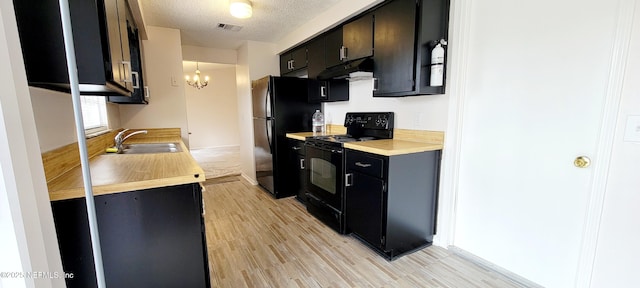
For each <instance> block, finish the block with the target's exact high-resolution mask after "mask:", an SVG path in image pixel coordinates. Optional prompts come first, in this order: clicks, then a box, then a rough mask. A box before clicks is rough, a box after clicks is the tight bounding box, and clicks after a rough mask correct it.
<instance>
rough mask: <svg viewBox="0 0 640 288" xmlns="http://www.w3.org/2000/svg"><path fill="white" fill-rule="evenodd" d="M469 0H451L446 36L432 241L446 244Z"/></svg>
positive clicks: (451, 226)
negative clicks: (444, 121)
mask: <svg viewBox="0 0 640 288" xmlns="http://www.w3.org/2000/svg"><path fill="white" fill-rule="evenodd" d="M471 7H472V0H460V1H453V3H452V5H451V12H450V13H451V17H449V19H451V20H450V21H451V23H452V25H451V26H450V27H451V28H450V31H449V35H451V37H450V39H448V40H449V49H450V51H449V55H450V56H449V59H450V61H449V63H448V65H447V71H448V73H449V75H447V81H448V87H449V92H448V94H449V119H448V125H447V131H446V132H447V135H446V137H445V139H444V150H443V157H442V164H441V165H442V170H441V173H442V174H441V178H440V203H438V207H439V208H438V211H439V212H438V223H437V227H438V231H437V235H436V236H435V238H434V244H435V245H438V246H442V247H447V246H449V245H452V244H453V243H454V239H455V226H456V207H457V202H458V200H457V198H458V179H459V174H460V151H461V149H462V148H461V145H462V131H463V125H464V121H463V120H464V110H465V102H466V99H467V76H468V74H469V69H468V63H469V60H468V57H469V46H470V44H469V34H470V32H471Z"/></svg>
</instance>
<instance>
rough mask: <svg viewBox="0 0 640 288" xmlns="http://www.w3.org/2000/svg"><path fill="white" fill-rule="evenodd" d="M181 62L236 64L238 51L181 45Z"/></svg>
mask: <svg viewBox="0 0 640 288" xmlns="http://www.w3.org/2000/svg"><path fill="white" fill-rule="evenodd" d="M182 60H184V61H199V62H207V63H220V64H236V62H238V51H236V50H229V49H216V48H208V47H199V46H189V45H182Z"/></svg>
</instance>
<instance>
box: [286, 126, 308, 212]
mask: <svg viewBox="0 0 640 288" xmlns="http://www.w3.org/2000/svg"><path fill="white" fill-rule="evenodd" d="M289 148H291V150H290V154H289V158H290V161H289V169H290V173H291V174H289V175H291V177H290V178H288V179H290V182H289V185H290V189H291V190H293V191H295V195H296V199H297V200H298V201H300V202H301V203H303V204H306V203H307V197H306V195H305V191H304V186H305V185H306V183H307V170H306V166H307V165H306V163H305V159H304V155H305V151H304V141H300V140H296V139H289Z"/></svg>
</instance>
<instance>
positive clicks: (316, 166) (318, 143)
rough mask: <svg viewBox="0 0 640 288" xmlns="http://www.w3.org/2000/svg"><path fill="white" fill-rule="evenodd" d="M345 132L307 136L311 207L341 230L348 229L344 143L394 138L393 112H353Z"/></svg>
mask: <svg viewBox="0 0 640 288" xmlns="http://www.w3.org/2000/svg"><path fill="white" fill-rule="evenodd" d="M344 126H345V127H346V128H347V134H345V135H323V136H311V137H307V138H306V139H305V149H306V156H305V160H306V161H305V162H306V163H307V167H308V168H307V169H308V174H307V175H308V178H307V183H306V186H305V191H306V193H305V195H306V196H307V199H306V200H307V201H306V202H307V211H309V213H311V214H312V215H314V216H315V217H316V218H318V219H319V220H321V221H322V222H324V223H325V224H327V225H328V226H329V227H331V228H333V229H334V230H336V231H337V232H339V233H341V234H344V233H345V219H344V190H345V183H344V170H345V159H344V156H343V154H344V148H343V144H344V143H348V142H356V141H370V140H377V139H392V138H393V112H349V113H347V114H346V116H345V121H344Z"/></svg>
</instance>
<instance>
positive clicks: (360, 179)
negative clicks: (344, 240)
mask: <svg viewBox="0 0 640 288" xmlns="http://www.w3.org/2000/svg"><path fill="white" fill-rule="evenodd" d="M345 153H346V174H347V179H346V182H347V183H346V186H347V187H346V193H345V202H346V203H345V204H346V209H345V211H346V212H345V213H346V222H347V224H346V225H347V233H351V234H352V235H354V236H356V238H358V239H360V240H361V241H363V242H364V243H365V244H367V245H368V246H369V247H371V248H372V249H373V250H375V251H376V252H378V253H379V254H380V255H382V256H384V257H385V258H387V259H388V260H394V259H396V258H398V257H400V256H403V255H405V254H408V253H411V252H413V251H416V250H419V249H421V248H424V247H427V246H430V245H431V244H432V242H433V235H434V234H435V223H436V208H437V197H438V179H439V172H440V168H439V167H440V159H441V151H440V150H437V151H427V152H420V153H412V154H405V155H397V156H382V155H376V154H371V153H365V152H360V151H354V150H350V149H345Z"/></svg>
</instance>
